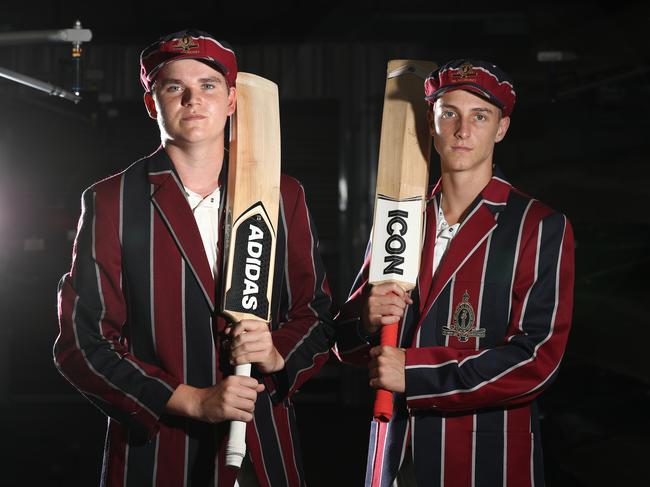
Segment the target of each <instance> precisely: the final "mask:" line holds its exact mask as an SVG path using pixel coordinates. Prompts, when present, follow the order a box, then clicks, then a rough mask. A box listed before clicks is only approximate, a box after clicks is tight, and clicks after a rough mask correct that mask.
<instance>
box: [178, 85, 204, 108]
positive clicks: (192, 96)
mask: <svg viewBox="0 0 650 487" xmlns="http://www.w3.org/2000/svg"><path fill="white" fill-rule="evenodd" d="M200 101H201V94H200V91H199V90H195V89H192V88H190V87H186V88H185V91H183V98H182V100H181V102H182V103H183V106H193V105H196V104H197V103H200Z"/></svg>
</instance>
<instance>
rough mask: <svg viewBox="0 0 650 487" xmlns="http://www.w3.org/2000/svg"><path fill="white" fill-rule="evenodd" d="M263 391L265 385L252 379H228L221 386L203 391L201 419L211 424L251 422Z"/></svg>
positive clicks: (237, 377) (234, 376)
mask: <svg viewBox="0 0 650 487" xmlns="http://www.w3.org/2000/svg"><path fill="white" fill-rule="evenodd" d="M263 390H264V385H263V384H260V383H258V382H257V380H256V379H254V378H252V377H244V376H237V375H232V376H229V377H226V378H225V379H224V380H223V381H221V382H220V383H219V384H217V385H215V386H213V387H209V388H207V389H204V390H203V391H204V392H203V399H202V401H201V409H200V413H201V414H200V416H201V417H200V419H203V420H204V421H207V422H211V423H214V422H218V421H227V420H238V421H251V420H252V419H253V411H254V410H255V401H256V400H257V394H258V393H260V392H262V391H263Z"/></svg>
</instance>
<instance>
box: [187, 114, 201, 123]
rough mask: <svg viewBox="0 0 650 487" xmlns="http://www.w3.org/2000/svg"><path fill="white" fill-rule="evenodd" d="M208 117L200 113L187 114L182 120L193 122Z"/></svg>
mask: <svg viewBox="0 0 650 487" xmlns="http://www.w3.org/2000/svg"><path fill="white" fill-rule="evenodd" d="M205 118H206V117H205V116H204V115H199V114H192V115H186V116H184V117H183V118H182V119H181V120H182V121H183V122H193V121H195V120H203V119H205Z"/></svg>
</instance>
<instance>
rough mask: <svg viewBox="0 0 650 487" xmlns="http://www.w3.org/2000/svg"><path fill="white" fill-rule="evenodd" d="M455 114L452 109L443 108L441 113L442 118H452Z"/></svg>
mask: <svg viewBox="0 0 650 487" xmlns="http://www.w3.org/2000/svg"><path fill="white" fill-rule="evenodd" d="M454 115H455V114H454V112H452V111H451V110H443V111H442V112H441V113H440V116H441V117H442V118H451V117H453V116H454Z"/></svg>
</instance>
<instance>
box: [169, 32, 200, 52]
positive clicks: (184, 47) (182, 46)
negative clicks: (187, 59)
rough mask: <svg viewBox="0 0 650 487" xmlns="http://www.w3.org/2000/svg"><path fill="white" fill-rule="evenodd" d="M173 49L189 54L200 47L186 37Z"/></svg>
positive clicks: (179, 40)
mask: <svg viewBox="0 0 650 487" xmlns="http://www.w3.org/2000/svg"><path fill="white" fill-rule="evenodd" d="M173 47H174V49H178V50H180V51H185V52H188V51H189V50H190V49H196V48H197V47H199V45H198V44H197V43H196V42H194V41H193V40H192V38H191V37H190V36H185V37H181V38H180V39H178V42H177V43H176V44H174V46H173Z"/></svg>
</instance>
